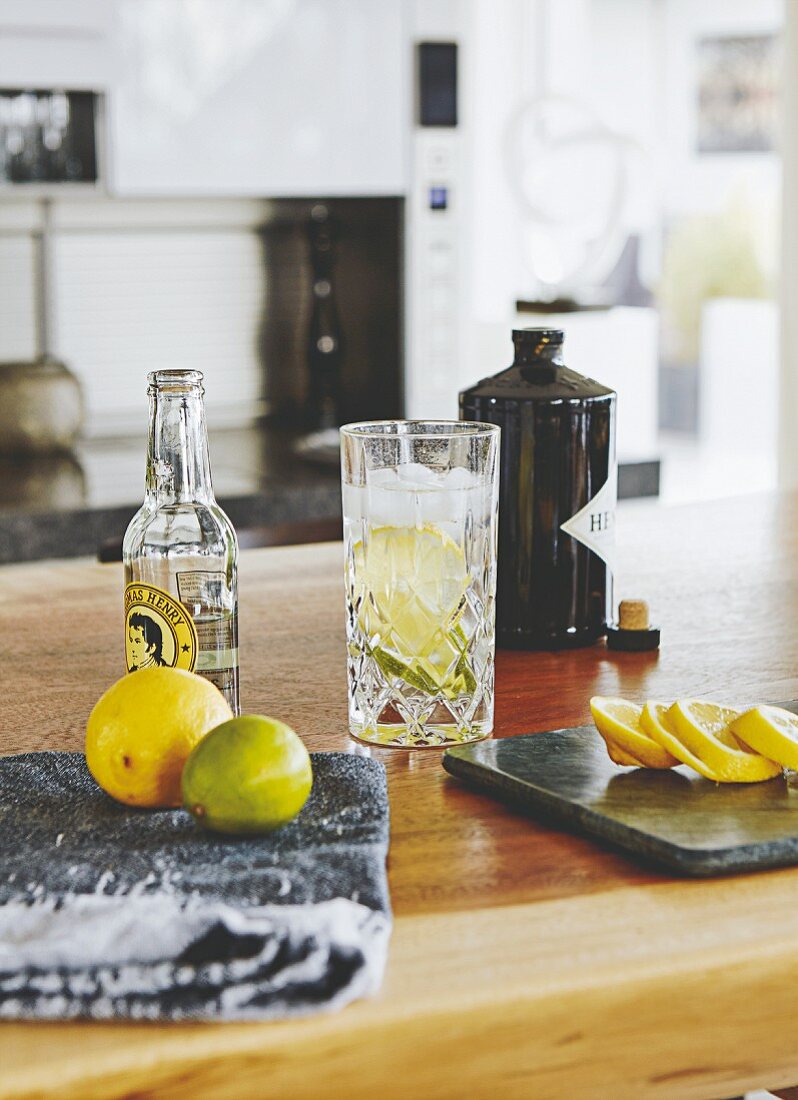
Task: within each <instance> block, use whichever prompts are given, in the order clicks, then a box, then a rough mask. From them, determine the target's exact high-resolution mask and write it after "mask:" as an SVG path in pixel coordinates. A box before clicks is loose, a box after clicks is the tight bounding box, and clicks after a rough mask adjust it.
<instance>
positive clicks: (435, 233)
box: [405, 41, 462, 419]
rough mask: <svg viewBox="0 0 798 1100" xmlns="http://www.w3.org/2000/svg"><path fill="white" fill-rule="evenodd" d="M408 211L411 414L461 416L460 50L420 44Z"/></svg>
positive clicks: (453, 46)
mask: <svg viewBox="0 0 798 1100" xmlns="http://www.w3.org/2000/svg"><path fill="white" fill-rule="evenodd" d="M415 50H416V56H415V89H414V92H415V119H414V122H415V125H414V127H413V154H412V175H411V186H410V196H409V205H408V220H409V233H408V246H407V247H408V256H407V260H408V270H407V281H406V286H407V293H408V303H407V305H408V322H409V324H408V337H409V338H408V346H407V356H408V362H407V371H406V395H405V396H406V412H407V415H408V416H411V417H424V418H429V417H441V418H446V419H454V418H456V416H457V390H458V366H459V362H460V356H459V346H458V345H459V339H460V330H461V326H460V324H459V319H458V309H459V304H460V302H461V299H462V295H461V292H460V287H459V278H460V268H461V264H460V257H459V223H460V217H461V201H460V200H461V196H460V194H459V179H460V174H461V168H460V158H461V148H460V143H461V138H460V131H459V128H458V71H457V70H458V47H457V44H456V43H455V42H440V41H430V42H418V43H416V47H415Z"/></svg>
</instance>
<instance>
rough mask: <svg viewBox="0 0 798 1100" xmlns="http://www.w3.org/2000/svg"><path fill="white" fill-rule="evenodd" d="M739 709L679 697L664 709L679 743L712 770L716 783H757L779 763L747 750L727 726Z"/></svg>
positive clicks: (776, 769)
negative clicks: (666, 709)
mask: <svg viewBox="0 0 798 1100" xmlns="http://www.w3.org/2000/svg"><path fill="white" fill-rule="evenodd" d="M739 717H740V712H739V711H737V710H732V708H731V707H724V706H721V705H720V704H718V703H705V702H703V701H702V700H700V699H679V700H677V702H675V703H674V704H673V706H672V707H670V708H669V710H668V712H667V719H668V723H669V725H670V726H671V728H672V729H673V732H674V734H675V735H676V737H677V738H678V739H679V741H681V743H682V745H684V747H685V748H686V749H687V750H688V751H689V752H690V753H692V754H693V756H696V757H698V759H699V760H702V761H703V762H704V763H705V764H706V765H708V766H709V768H710V769H711V770H712V771H713V772H714V778H715V779H717V781H718V782H719V783H759V782H761V781H762V780H764V779H772V778H773V776H775V775H778V774H779V773H780V772H781V766H780V765H779V764H777V763H776V762H775V761H773V760H768V759H767V758H766V757H764V756H760V755H759V753H757V752H755V751H753V750H751V749H749V748H748V746H747V745H745V744H744V743H743V742H742V741H740V740H739V739H738V738H737V737H735V735H734V734H733V733H732V731H731V729H730V728H729V727H730V726H731V724H732V723H733V722H735V721H736V720H737V719H738V718H739Z"/></svg>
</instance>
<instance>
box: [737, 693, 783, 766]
mask: <svg viewBox="0 0 798 1100" xmlns="http://www.w3.org/2000/svg"><path fill="white" fill-rule="evenodd" d="M730 728H731V732H732V733H733V734H734V735H735V736H736V737H738V738H739V739H740V740H741V741H743V742H744V743H745V744H746V745H748V746H749V747H750V748H751V749H754V750H755V751H756V752H759V753H761V754H762V756H766V757H768V759H770V760H776V761H778V763H779V764H781V765H782V766H783V767H785V768H792V769H793V770H798V715H796V714H793V713H792V712H791V711H789V710H783V709H782V708H781V707H770V706H761V707H754V708H753V710H747V711H746V712H745V714H741V715H740V717H739V718H736V719H735V720H734V721H733V722H732V724H731V727H730Z"/></svg>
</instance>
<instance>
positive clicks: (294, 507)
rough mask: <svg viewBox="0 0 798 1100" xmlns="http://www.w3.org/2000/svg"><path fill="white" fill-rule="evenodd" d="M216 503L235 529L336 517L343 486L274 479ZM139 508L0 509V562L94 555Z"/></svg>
mask: <svg viewBox="0 0 798 1100" xmlns="http://www.w3.org/2000/svg"><path fill="white" fill-rule="evenodd" d="M219 503H220V504H221V506H222V508H224V510H225V512H226V513H227V515H228V516H229V517H230V519H231V520H232V522H233V526H234V527H236V528H237V529H243V528H245V527H260V526H267V525H270V524H275V523H291V522H297V521H301V520H311V519H327V518H335V517H337V516H340V514H341V487H340V485H339V484H338V482H337V481H332V480H331V481H330V482H329V483H328V484H317V485H307V484H302V485H285V486H277V485H275V486H272V487H269V488H268V489H265V490H263V491H262V492H260V493H254V494H251V495H247V496H240V497H227V498H222V499H220V501H219ZM138 508H139V504H131V505H121V506H118V507H110V508H81V509H75V510H72V511H65V512H38V513H37V512H24V513H23V512H18V513H6V514H5V515H0V564H8V563H10V562H23V561H41V560H44V559H47V558H77V557H82V556H84V555H86V554H89V555H92V556H93V555H95V554H96V553H97V551H98V549H99V547H100V545H101V544H102V543H103V542H105V541H106V540H108V539H113V538H121V537H122V535H123V534H124V533H125V529H126V527H127V525H128V523H129V522H130V520H131V517H132V516H133V515H134V513H135V512H136V511H137V510H138Z"/></svg>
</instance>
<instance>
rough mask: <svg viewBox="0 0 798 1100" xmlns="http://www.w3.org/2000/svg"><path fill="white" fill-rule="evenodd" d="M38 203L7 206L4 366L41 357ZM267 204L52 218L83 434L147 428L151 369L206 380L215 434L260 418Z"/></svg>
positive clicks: (57, 332) (60, 207)
mask: <svg viewBox="0 0 798 1100" xmlns="http://www.w3.org/2000/svg"><path fill="white" fill-rule="evenodd" d="M39 217H40V215H39V212H38V208H37V207H36V206H35V205H34V204H33V203H32V202H28V203H26V202H14V203H12V202H5V203H2V204H0V361H3V360H7V359H16V358H30V357H31V356H33V355H34V354H35V353H36V350H37V349H36V341H35V320H34V314H33V308H34V301H35V298H34V289H33V287H34V266H33V263H34V245H33V232H34V231H35V230H36V229H37V227H38V223H39ZM262 218H263V204H262V203H258V202H247V201H243V200H239V201H235V200H227V201H225V200H220V201H217V202H209V201H206V202H198V201H195V202H187V201H183V202H168V201H159V202H147V201H139V202H134V201H130V202H119V201H108V200H100V199H96V200H93V201H64V202H59V203H56V204H55V206H54V210H53V222H54V225H53V248H52V256H53V270H52V288H53V301H52V310H51V314H52V317H53V332H52V337H51V339H52V347H51V351H52V352H53V353H54V354H55V355H57V356H58V357H59V358H61V359H63V360H64V361H65V362H66V363H67V364H68V365H69V366H70V367H71V368H72V369H73V370H74V371H75V373H76V374H77V376H78V378H79V379H80V381H81V383H82V384H83V387H84V392H85V395H86V399H87V420H86V434H87V435H88V436H94V437H102V436H112V435H115V434H117V433H120V432H126V431H131V430H136V429H138V428H140V426H141V423H142V417H146V385H147V382H146V376H147V372H148V371H151V370H157V369H161V368H166V367H168V368H183V369H197V370H201V371H203V373H204V374H205V387H206V397H207V405H208V411H209V415H211V416H212V417H213V422H214V424H215V425H216V426H224V425H226V424H240V423H246V422H249V421H251V420H252V419H253V418H254V417H256V416H257V415H258V414H259V413H261V412H262V411H263V407H262V404H261V402H260V396H261V392H262V389H263V366H262V364H261V362H260V360H259V357H258V349H257V342H258V326H259V323H260V320H261V316H262V310H263V303H264V297H265V293H266V284H265V275H264V270H263V260H262V253H261V249H260V244H259V238H258V236H257V233H256V228H257V226H258V224H259V222H261V221H262Z"/></svg>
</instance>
